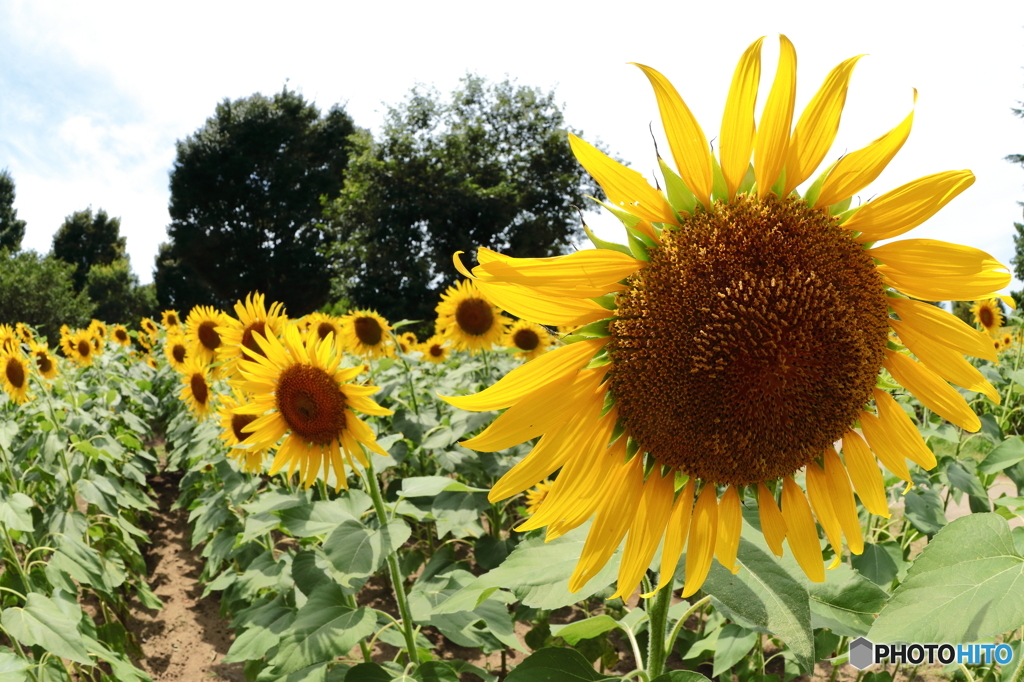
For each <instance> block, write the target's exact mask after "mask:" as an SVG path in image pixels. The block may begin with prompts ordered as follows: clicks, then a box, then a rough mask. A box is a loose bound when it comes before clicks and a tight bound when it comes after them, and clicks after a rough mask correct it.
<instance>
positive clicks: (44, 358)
mask: <svg viewBox="0 0 1024 682" xmlns="http://www.w3.org/2000/svg"><path fill="white" fill-rule="evenodd" d="M29 348H30V352H29V355H31V356H32V359H34V360H35V361H36V369H37V370H38V371H39V374H40V375H41V376H42V377H43V378H45V379H55V378H56V377H57V373H58V371H59V369H58V367H57V358H55V357H53V355H51V354H50V349H49V348H48V347H47V346H46V344H45V343H37V342H35V341H33V342H32V343H31V344H29Z"/></svg>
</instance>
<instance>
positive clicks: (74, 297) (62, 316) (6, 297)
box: [0, 249, 93, 347]
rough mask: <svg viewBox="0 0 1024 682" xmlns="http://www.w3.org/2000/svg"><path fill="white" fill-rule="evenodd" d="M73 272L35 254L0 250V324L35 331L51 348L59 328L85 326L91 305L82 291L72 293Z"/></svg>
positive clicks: (55, 259)
mask: <svg viewBox="0 0 1024 682" xmlns="http://www.w3.org/2000/svg"><path fill="white" fill-rule="evenodd" d="M74 270H75V267H74V266H73V265H71V264H70V263H65V262H64V261H62V260H59V259H57V258H53V257H51V256H42V255H40V254H38V253H36V252H35V251H20V252H18V253H12V252H11V251H9V250H7V249H0V323H3V324H9V325H14V324H15V323H17V322H24V323H26V324H28V325H30V326H32V327H35V328H36V330H37V331H38V332H39V333H40V334H42V335H43V336H45V337H47V339H48V340H49V342H50V346H51V347H52V346H53V345H54V344H56V342H57V339H58V338H59V337H60V326H61V325H62V324H67V325H68V326H70V327H82V326H85V325H86V324H88V323H89V317H90V316H91V315H92V310H93V303H92V301H90V300H89V297H88V296H87V295H86V293H85V292H84V291H79V292H76V291H75V285H74V280H73V273H74Z"/></svg>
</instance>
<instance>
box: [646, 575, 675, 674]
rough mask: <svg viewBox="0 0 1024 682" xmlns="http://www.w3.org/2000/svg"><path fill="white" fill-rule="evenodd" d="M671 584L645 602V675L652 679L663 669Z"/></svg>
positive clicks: (671, 580)
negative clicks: (647, 632) (646, 628)
mask: <svg viewBox="0 0 1024 682" xmlns="http://www.w3.org/2000/svg"><path fill="white" fill-rule="evenodd" d="M672 582H673V578H669V579H668V584H667V585H665V586H664V587H662V588H661V589H660V590H658V592H657V594H655V595H654V597H653V598H651V599H648V600H647V620H648V621H650V624H649V625H648V630H649V637H648V638H647V673H648V674H649V675H650V676H651V679H654V678H655V677H657V676H658V675H660V674H661V672H662V670H664V668H665V658H666V657H667V656H668V652H667V651H666V649H665V628H666V626H667V624H668V607H669V606H671V605H672Z"/></svg>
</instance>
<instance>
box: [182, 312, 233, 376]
mask: <svg viewBox="0 0 1024 682" xmlns="http://www.w3.org/2000/svg"><path fill="white" fill-rule="evenodd" d="M226 322H227V315H225V314H224V313H222V312H221V311H219V310H217V309H216V308H214V307H212V306H206V305H197V306H196V307H195V308H192V310H191V311H190V312H189V314H188V318H187V319H186V320H185V323H186V325H187V326H188V340H189V342H190V343H191V347H192V350H193V351H194V352H195V354H196V358H198V359H199V360H201V361H202V362H203V363H205V364H207V365H208V364H210V363H211V362H213V360H214V358H215V357H216V355H217V350H218V349H219V348H220V346H221V344H222V343H224V340H223V339H221V337H220V332H218V331H217V328H218V327H223V326H225V324H226Z"/></svg>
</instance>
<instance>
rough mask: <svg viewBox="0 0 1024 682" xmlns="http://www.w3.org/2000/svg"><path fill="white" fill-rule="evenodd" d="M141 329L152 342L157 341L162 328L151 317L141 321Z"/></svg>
mask: <svg viewBox="0 0 1024 682" xmlns="http://www.w3.org/2000/svg"><path fill="white" fill-rule="evenodd" d="M139 328H140V329H142V331H144V332H146V336H148V337H149V339H150V341H153V340H155V339H156V336H157V334H159V333H160V327H158V326H157V324H156V322H154V321H153V320H152V318H149V317H144V318H142V319H141V320H140V321H139Z"/></svg>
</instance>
